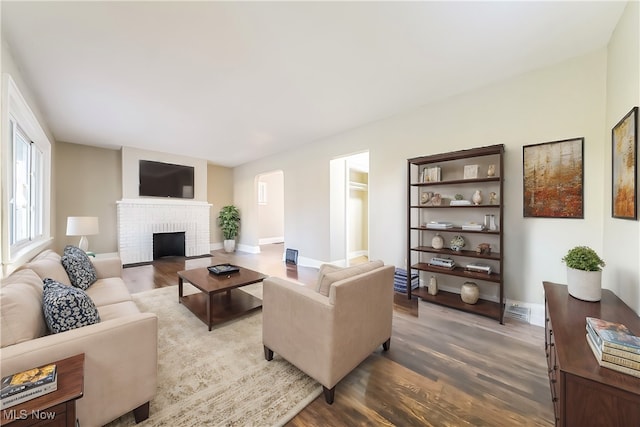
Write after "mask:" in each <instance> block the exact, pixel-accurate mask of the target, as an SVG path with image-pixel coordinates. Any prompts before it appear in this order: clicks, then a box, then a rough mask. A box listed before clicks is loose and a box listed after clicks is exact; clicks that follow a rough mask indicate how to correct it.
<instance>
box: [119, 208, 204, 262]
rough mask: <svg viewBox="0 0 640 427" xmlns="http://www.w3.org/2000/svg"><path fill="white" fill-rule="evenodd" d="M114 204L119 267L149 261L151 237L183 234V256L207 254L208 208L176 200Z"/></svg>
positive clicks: (151, 248) (150, 258) (151, 258)
mask: <svg viewBox="0 0 640 427" xmlns="http://www.w3.org/2000/svg"><path fill="white" fill-rule="evenodd" d="M116 204H117V214H118V251H119V253H120V258H121V259H122V263H123V264H125V265H126V264H137V263H144V262H151V261H152V260H153V234H154V233H171V232H184V233H185V253H186V256H198V255H205V254H208V253H209V247H210V245H209V221H210V210H211V205H210V204H209V203H207V202H199V201H193V200H178V199H155V198H148V199H147V198H145V199H123V200H120V201H118V202H116Z"/></svg>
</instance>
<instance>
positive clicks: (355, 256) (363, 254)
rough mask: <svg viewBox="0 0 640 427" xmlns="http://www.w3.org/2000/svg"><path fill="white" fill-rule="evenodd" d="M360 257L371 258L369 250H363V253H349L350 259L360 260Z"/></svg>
mask: <svg viewBox="0 0 640 427" xmlns="http://www.w3.org/2000/svg"><path fill="white" fill-rule="evenodd" d="M359 256H366V257H368V256H369V251H368V250H366V249H365V250H362V251H352V252H349V259H351V258H358V257H359Z"/></svg>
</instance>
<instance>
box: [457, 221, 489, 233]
mask: <svg viewBox="0 0 640 427" xmlns="http://www.w3.org/2000/svg"><path fill="white" fill-rule="evenodd" d="M462 229H463V230H470V231H482V230H484V225H482V224H479V223H477V222H465V223H464V224H462Z"/></svg>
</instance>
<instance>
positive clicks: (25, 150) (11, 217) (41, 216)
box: [0, 74, 51, 273]
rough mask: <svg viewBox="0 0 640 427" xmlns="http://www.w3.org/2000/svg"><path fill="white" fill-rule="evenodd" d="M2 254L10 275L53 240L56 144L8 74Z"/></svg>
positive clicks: (6, 84)
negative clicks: (53, 157)
mask: <svg viewBox="0 0 640 427" xmlns="http://www.w3.org/2000/svg"><path fill="white" fill-rule="evenodd" d="M2 77H3V79H2V84H3V91H2V92H3V103H4V105H6V106H7V108H6V110H5V111H4V112H3V116H2V129H3V134H2V152H3V155H2V166H1V169H2V171H3V172H2V175H3V178H6V179H3V180H2V195H3V198H2V205H3V207H2V210H3V211H4V212H7V215H3V216H2V246H1V250H0V254H1V255H2V263H3V271H4V272H5V273H7V272H8V271H11V270H13V269H15V268H16V267H18V266H19V265H20V264H21V263H22V262H24V261H26V260H27V259H28V258H29V257H30V256H32V255H33V254H34V252H35V251H37V250H39V249H41V248H42V246H43V245H44V244H46V243H47V242H48V240H50V234H51V233H50V229H51V225H50V215H49V213H50V197H51V196H50V194H51V189H50V182H51V176H50V175H51V143H50V142H49V139H48V138H47V136H46V134H45V133H44V131H43V130H42V128H41V127H40V124H39V123H38V120H37V119H36V117H35V115H34V114H33V111H32V110H31V108H30V107H29V106H28V105H27V103H26V101H25V99H24V98H23V97H22V94H21V93H20V91H19V90H18V87H17V86H16V85H15V83H14V81H13V79H12V78H11V77H10V76H9V75H8V74H4V75H3V76H2Z"/></svg>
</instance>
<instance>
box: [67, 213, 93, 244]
mask: <svg viewBox="0 0 640 427" xmlns="http://www.w3.org/2000/svg"><path fill="white" fill-rule="evenodd" d="M98 232H99V231H98V217H96V216H70V217H67V236H81V237H80V243H78V247H79V248H80V249H82V250H83V251H85V252H87V250H88V249H89V240H88V239H87V236H92V235H94V234H98Z"/></svg>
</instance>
